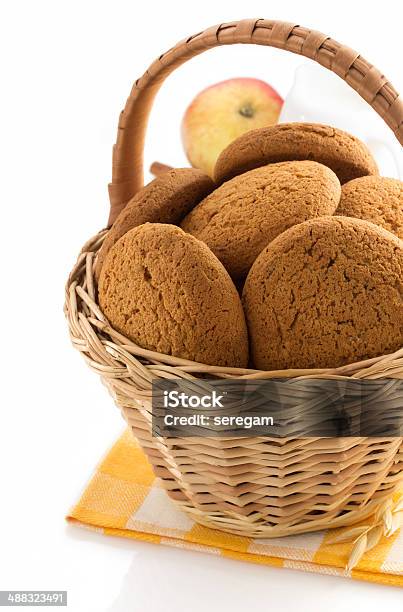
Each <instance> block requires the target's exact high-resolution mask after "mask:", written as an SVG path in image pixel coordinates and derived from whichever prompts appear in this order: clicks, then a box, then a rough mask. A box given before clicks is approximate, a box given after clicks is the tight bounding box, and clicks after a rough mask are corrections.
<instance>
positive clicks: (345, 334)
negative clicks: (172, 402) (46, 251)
mask: <svg viewBox="0 0 403 612" xmlns="http://www.w3.org/2000/svg"><path fill="white" fill-rule="evenodd" d="M95 277H96V280H97V282H98V297H99V304H100V307H101V309H102V310H103V312H104V314H105V316H106V317H107V319H108V320H109V322H110V323H111V325H112V326H113V327H114V328H115V329H116V330H117V331H119V332H120V333H122V334H123V335H125V336H126V337H128V338H129V339H130V340H131V341H133V342H135V343H136V344H138V345H139V346H141V347H143V348H146V349H149V350H152V351H157V352H160V353H164V354H168V355H174V356H176V357H180V358H183V359H186V360H191V361H197V362H200V363H205V364H211V365H217V366H229V367H239V368H246V367H253V368H257V369H259V370H283V369H307V368H334V367H338V366H342V365H345V364H348V363H353V362H358V361H362V360H365V359H369V358H371V357H377V356H379V355H383V354H388V353H392V352H394V351H396V350H398V349H400V348H401V347H402V345H403V183H402V182H401V181H399V180H396V179H391V178H383V177H380V176H379V172H378V169H377V166H376V163H375V161H374V159H373V158H372V156H371V154H370V152H369V150H368V149H367V148H366V147H365V145H364V144H363V143H362V142H360V141H359V140H358V139H356V138H355V137H353V136H351V135H349V134H347V133H346V132H343V131H341V130H337V129H335V128H332V127H328V126H324V125H317V124H308V123H292V124H281V125H277V126H272V127H267V128H263V129H259V130H254V131H251V132H248V133H246V134H244V135H243V136H241V137H240V138H238V139H237V140H235V141H234V142H233V143H231V144H230V145H229V146H228V147H227V148H226V149H225V150H224V151H223V152H222V153H221V155H220V156H219V158H218V160H217V163H216V166H215V172H214V181H213V180H212V179H210V178H209V177H207V176H206V175H204V174H203V173H202V172H201V171H200V170H197V169H193V168H184V169H175V170H170V171H168V172H166V173H164V174H162V175H161V176H159V177H158V178H156V179H155V180H154V181H153V182H151V183H150V184H149V185H147V186H146V187H145V188H144V189H142V190H141V191H140V192H139V193H138V194H136V195H135V196H134V197H133V198H132V200H130V202H129V203H128V204H127V206H126V207H125V209H124V210H123V211H122V213H121V214H120V215H119V217H118V218H117V220H116V221H115V223H114V225H113V226H112V227H111V229H110V230H109V232H108V233H107V235H106V238H105V240H104V243H103V245H102V247H101V249H100V251H99V253H98V257H97V260H96V264H95Z"/></svg>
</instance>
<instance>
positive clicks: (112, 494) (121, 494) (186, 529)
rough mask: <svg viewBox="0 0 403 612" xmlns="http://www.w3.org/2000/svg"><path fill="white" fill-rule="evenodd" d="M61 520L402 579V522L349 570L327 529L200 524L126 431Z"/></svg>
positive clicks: (307, 566)
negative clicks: (281, 531) (281, 534)
mask: <svg viewBox="0 0 403 612" xmlns="http://www.w3.org/2000/svg"><path fill="white" fill-rule="evenodd" d="M67 520H68V521H70V522H73V523H75V524H78V525H82V526H86V527H90V528H96V529H97V530H98V531H102V532H103V533H105V534H108V535H118V536H124V537H127V538H134V539H137V540H146V541H149V542H154V543H158V544H169V545H170V546H178V547H180V548H190V549H194V550H202V551H206V552H209V553H213V554H215V555H222V556H223V557H230V558H232V559H241V560H244V561H253V562H255V563H263V564H266V565H274V566H276V567H290V568H293V569H300V570H305V571H308V572H318V573H320V574H332V575H335V576H345V577H348V578H355V579H357V580H369V581H371V582H380V583H383V584H390V585H396V586H403V533H401V531H403V530H401V531H400V532H396V533H395V534H393V535H392V536H391V537H389V538H385V537H383V538H382V539H381V541H380V542H379V544H378V545H377V546H376V547H375V548H373V549H372V550H371V551H369V552H368V553H366V554H365V555H364V556H363V557H362V559H361V560H360V562H359V564H358V565H357V566H356V567H355V568H354V569H353V570H352V571H346V570H345V569H344V567H345V565H346V561H347V559H348V557H349V555H350V552H351V548H352V545H351V544H345V543H344V544H332V545H330V544H327V543H326V542H327V540H329V539H330V535H329V534H328V533H327V532H317V533H311V534H306V535H298V536H288V537H286V538H274V539H269V540H267V539H252V538H246V537H241V536H235V535H230V534H226V533H222V532H220V531H216V530H214V529H208V528H206V527H201V526H200V525H197V524H196V523H194V522H193V521H192V520H190V518H188V516H187V515H186V514H184V513H183V512H181V511H180V510H179V509H178V508H177V507H176V506H175V505H174V504H173V502H172V501H171V500H170V499H169V497H168V495H167V494H166V493H165V491H164V490H163V489H162V487H161V485H160V483H159V482H158V479H156V478H155V477H154V474H153V472H152V469H151V466H150V464H149V463H148V460H147V459H146V457H145V455H144V453H143V451H142V450H141V448H140V447H139V445H138V444H137V442H136V441H135V440H134V438H133V437H132V435H131V433H130V432H129V431H126V432H125V433H124V434H123V435H122V436H121V437H120V438H119V439H118V440H117V442H116V443H115V445H114V446H113V448H112V449H111V450H110V452H109V453H108V454H107V456H106V457H105V458H104V459H103V461H102V462H101V464H100V465H99V466H98V468H97V471H96V472H95V474H94V476H93V478H92V479H91V481H90V483H89V484H88V486H87V488H86V490H85V491H84V493H83V495H82V497H81V499H80V501H79V502H78V503H77V504H76V506H75V507H74V508H73V509H72V510H71V513H70V514H69V516H68V517H67ZM339 531H340V532H341V530H339ZM332 537H334V532H332Z"/></svg>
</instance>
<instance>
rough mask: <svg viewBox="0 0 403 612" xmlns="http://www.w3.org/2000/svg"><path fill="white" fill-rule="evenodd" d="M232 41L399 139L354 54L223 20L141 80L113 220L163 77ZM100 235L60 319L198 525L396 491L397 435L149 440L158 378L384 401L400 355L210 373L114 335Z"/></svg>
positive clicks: (138, 178) (316, 512) (121, 147)
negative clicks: (299, 67)
mask: <svg viewBox="0 0 403 612" xmlns="http://www.w3.org/2000/svg"><path fill="white" fill-rule="evenodd" d="M234 42H243V43H250V42H253V43H257V44H264V45H271V46H277V47H281V48H284V49H288V50H291V51H293V52H296V53H301V54H303V55H306V56H307V57H312V58H315V59H316V60H317V61H319V62H320V63H321V64H323V65H325V66H326V67H328V68H330V69H332V70H333V71H335V72H336V73H337V74H339V75H340V76H342V77H343V78H345V79H346V80H347V82H349V83H350V84H351V85H352V86H353V87H354V88H355V89H356V90H358V91H359V93H361V95H363V97H364V98H365V99H367V101H368V102H369V103H370V104H371V105H372V106H373V107H374V108H375V109H376V110H377V112H379V113H380V114H381V115H382V116H383V117H384V119H385V121H386V122H387V123H388V125H390V126H391V127H392V129H393V130H394V131H395V133H396V136H397V138H398V139H399V141H400V142H402V141H403V128H402V126H403V104H402V101H401V99H400V98H399V97H398V95H397V93H396V92H395V90H394V89H393V87H392V86H391V85H390V83H388V81H387V80H386V79H385V77H383V76H382V75H381V73H379V71H377V70H376V69H375V68H374V67H373V66H371V65H370V64H369V63H368V62H366V60H364V59H363V58H361V57H360V56H359V54H357V53H356V52H353V51H351V50H350V49H349V48H347V47H343V46H341V45H339V43H336V42H335V41H332V40H331V39H329V38H328V37H326V36H324V35H323V34H320V33H318V32H313V31H310V30H307V29H305V28H300V27H299V26H294V25H292V24H284V23H282V22H273V21H266V20H245V21H241V22H236V23H231V24H222V25H220V26H215V27H214V28H210V29H208V30H206V31H205V32H202V33H199V34H198V35H196V36H194V37H191V38H189V39H187V40H186V41H183V42H182V43H179V45H177V46H176V47H174V48H173V49H171V50H170V51H169V52H168V53H167V54H165V55H162V56H161V57H160V58H159V59H158V60H157V61H156V62H154V64H152V66H151V67H150V69H149V70H148V71H147V72H146V73H145V75H144V77H142V78H141V79H139V80H138V81H136V83H135V86H134V88H133V90H132V94H131V96H130V98H129V100H128V102H127V104H126V108H125V110H124V111H123V113H122V114H121V118H120V122H119V132H118V140H117V143H116V145H115V149H114V164H113V179H112V184H111V185H110V186H109V191H110V198H111V215H110V222H111V221H113V220H114V219H115V218H116V216H117V214H118V213H119V211H120V210H121V209H122V208H123V206H124V204H125V203H126V202H127V200H128V199H129V198H130V197H131V196H132V195H133V194H134V193H135V192H136V191H137V190H138V189H139V188H141V185H142V164H143V161H142V160H143V158H142V150H143V144H144V134H145V129H146V124H147V118H148V114H149V111H150V109H151V104H152V100H153V98H154V96H155V93H156V91H157V90H158V88H159V86H160V84H161V83H162V81H163V79H164V78H165V77H166V76H167V75H168V74H169V73H170V72H172V70H173V69H174V68H175V67H176V66H178V65H180V64H182V63H183V62H184V61H186V60H187V59H190V58H191V57H193V56H194V55H196V54H198V53H201V52H202V51H204V50H206V49H208V48H211V47H213V46H216V45H219V44H231V43H234ZM133 160H134V163H133ZM105 235H106V230H105V231H102V232H100V233H99V234H98V235H97V236H95V237H94V238H92V239H91V240H90V241H89V242H88V243H87V244H86V245H85V246H84V247H83V249H82V252H81V254H80V256H79V258H78V261H77V263H76V265H75V267H74V269H73V271H72V272H71V274H70V277H69V280H68V283H67V288H66V303H65V312H66V316H67V320H68V324H69V328H70V335H71V339H72V342H73V345H74V347H75V348H76V349H77V350H79V351H80V352H81V354H82V355H83V356H84V358H85V360H86V361H87V363H88V365H89V366H90V367H91V368H92V369H93V370H94V371H95V372H97V373H98V374H100V376H101V377H102V380H103V382H104V383H105V384H106V386H107V388H108V389H109V391H110V393H111V394H112V396H113V398H114V400H115V402H116V404H117V405H118V406H119V407H120V409H121V410H122V412H123V415H124V417H125V419H126V421H127V422H128V424H129V425H130V427H131V428H132V431H133V433H134V435H135V436H136V437H137V438H138V440H139V441H140V443H141V445H142V447H143V449H144V451H145V452H146V454H147V456H148V458H149V460H150V462H151V464H152V466H153V469H154V472H155V473H156V475H157V476H159V477H160V478H161V479H162V482H163V485H164V487H165V489H166V490H167V492H168V494H169V496H170V497H171V498H172V499H173V500H175V502H176V503H177V504H179V506H180V507H181V508H182V509H183V510H185V511H186V512H187V513H188V514H190V515H191V516H192V518H193V519H194V520H195V521H197V522H199V523H201V524H203V525H205V526H208V527H213V528H216V529H223V530H227V531H231V532H232V533H236V534H240V535H246V536H249V537H277V536H283V535H288V534H296V533H301V532H306V531H313V530H317V529H324V528H328V527H339V526H343V525H349V524H352V523H354V522H356V521H358V520H360V519H362V518H365V517H366V516H368V515H370V514H372V513H373V512H374V511H375V510H376V509H377V508H378V507H379V506H380V505H381V504H382V503H383V502H384V501H385V499H386V498H388V497H389V496H390V494H391V493H392V492H393V491H394V490H396V489H397V488H398V487H399V486H401V483H402V475H403V442H402V438H304V439H298V438H287V439H279V438H267V437H265V438H260V437H254V438H251V437H249V438H230V437H228V438H222V437H221V438H174V439H169V438H155V437H152V435H151V384H152V381H153V380H155V379H158V378H160V379H164V378H165V379H167V378H168V379H172V378H175V379H192V378H195V377H196V378H197V377H198V376H200V375H208V376H211V377H218V378H229V377H235V378H241V377H247V378H270V377H277V378H278V377H297V376H298V377H299V376H301V377H304V378H308V377H311V378H312V377H315V378H332V377H341V378H342V377H355V378H361V379H371V380H377V379H379V380H380V381H382V385H380V388H379V393H383V394H385V398H387V394H388V393H392V392H393V388H394V382H395V381H396V380H397V381H399V380H401V379H402V378H403V349H401V350H400V351H397V352H396V353H394V354H393V355H387V356H382V357H378V358H373V359H371V360H368V361H366V362H361V363H357V364H352V365H349V366H344V367H342V368H338V369H326V370H323V369H322V370H284V371H276V372H260V371H257V370H246V369H245V370H241V369H235V368H225V367H218V366H207V365H203V364H196V363H194V362H190V361H187V360H184V359H180V358H177V357H173V356H170V355H162V354H160V353H156V352H153V351H149V350H146V349H143V348H141V347H139V346H137V345H135V344H133V343H132V342H131V341H130V340H128V339H127V338H125V337H124V336H122V335H121V334H119V333H118V332H116V330H114V329H113V328H112V327H111V326H110V325H109V323H108V321H107V320H106V318H105V316H104V315H103V313H102V312H101V310H100V308H99V306H98V304H97V298H96V287H95V283H94V277H93V269H94V261H95V258H96V254H97V252H98V250H99V248H100V246H101V244H102V241H103V239H104V237H105ZM385 379H387V384H384V383H385ZM389 383H390V384H389ZM402 401H403V399H402ZM303 409H304V398H303V397H301V410H302V411H303Z"/></svg>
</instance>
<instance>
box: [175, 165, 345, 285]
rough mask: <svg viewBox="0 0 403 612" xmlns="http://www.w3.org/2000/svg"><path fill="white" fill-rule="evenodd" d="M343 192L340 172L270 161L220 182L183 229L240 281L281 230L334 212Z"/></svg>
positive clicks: (189, 216)
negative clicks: (201, 242)
mask: <svg viewBox="0 0 403 612" xmlns="http://www.w3.org/2000/svg"><path fill="white" fill-rule="evenodd" d="M340 191H341V187H340V183H339V180H338V178H337V176H336V175H335V174H334V172H332V170H330V169H329V168H327V167H326V166H323V165H322V164H318V163H316V162H312V161H298V162H283V163H279V164H270V165H268V166H263V168H256V169H255V170H250V171H249V172H246V173H245V174H242V175H241V176H237V177H235V178H233V179H232V180H230V181H227V182H226V183H224V184H223V185H221V187H219V188H218V189H216V190H215V191H213V193H211V194H210V195H208V196H207V197H206V198H205V199H204V200H202V201H201V202H200V204H198V205H197V206H196V207H195V208H194V209H193V210H192V211H191V212H190V213H189V214H188V215H187V216H186V217H185V218H184V219H183V221H182V223H181V227H182V228H183V229H184V230H185V231H186V232H188V233H190V234H192V235H193V236H195V237H196V238H198V239H199V240H203V242H205V243H206V244H207V245H208V246H209V247H210V249H211V250H212V251H213V253H214V254H215V255H216V256H217V257H218V259H219V260H220V261H221V263H223V264H224V266H225V268H226V269H227V270H228V272H229V274H230V276H232V278H233V279H234V280H239V279H242V278H245V276H246V275H247V273H248V271H249V269H250V267H251V265H252V264H253V262H254V261H255V259H256V257H257V256H258V255H259V253H260V252H261V251H262V250H263V249H264V248H265V246H267V245H268V244H269V242H271V240H273V239H274V238H275V237H276V236H278V234H281V233H282V232H284V230H286V229H287V228H289V227H291V226H292V225H295V224H297V223H301V222H302V221H305V220H306V219H311V218H312V217H318V216H323V215H332V214H333V213H334V212H335V210H336V208H337V206H338V203H339V200H340Z"/></svg>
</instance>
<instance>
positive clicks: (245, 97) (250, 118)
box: [182, 78, 283, 176]
mask: <svg viewBox="0 0 403 612" xmlns="http://www.w3.org/2000/svg"><path fill="white" fill-rule="evenodd" d="M282 104H283V100H282V98H281V97H280V95H279V94H278V93H277V92H276V91H275V90H274V89H273V87H271V86H270V85H269V84H268V83H265V82H264V81H260V80H259V79H251V78H239V79H229V80H227V81H222V82H220V83H217V84H215V85H211V86H210V87H208V88H207V89H204V90H203V91H202V92H200V93H199V94H198V95H197V96H196V98H194V100H193V101H192V102H191V104H190V105H189V106H188V108H187V110H186V112H185V115H184V118H183V121H182V141H183V145H184V147H185V151H186V155H187V157H188V159H189V162H190V163H191V164H192V166H193V167H195V168H200V170H203V171H204V172H206V173H207V174H209V175H210V176H213V170H214V165H215V162H216V159H217V157H218V156H219V154H220V153H221V151H222V150H223V149H225V147H226V146H227V145H229V144H230V142H232V141H233V140H235V138H238V136H241V134H244V133H245V132H248V131H249V130H253V129H255V128H260V127H264V126H266V125H273V124H274V123H276V122H277V119H278V116H279V114H280V110H281V106H282Z"/></svg>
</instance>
